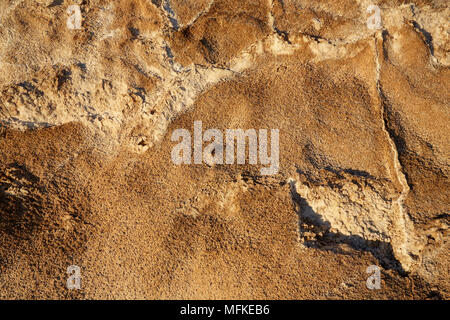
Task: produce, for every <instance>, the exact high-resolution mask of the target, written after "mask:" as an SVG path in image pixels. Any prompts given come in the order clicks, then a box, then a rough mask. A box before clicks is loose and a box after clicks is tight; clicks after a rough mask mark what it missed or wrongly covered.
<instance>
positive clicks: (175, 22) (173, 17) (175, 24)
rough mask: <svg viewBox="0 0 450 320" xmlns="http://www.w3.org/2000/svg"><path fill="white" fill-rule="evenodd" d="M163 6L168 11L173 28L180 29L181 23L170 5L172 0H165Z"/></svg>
mask: <svg viewBox="0 0 450 320" xmlns="http://www.w3.org/2000/svg"><path fill="white" fill-rule="evenodd" d="M162 8H163V9H164V11H165V12H166V15H167V17H168V18H169V21H170V23H171V24H172V28H173V29H175V31H178V30H179V29H180V24H179V23H178V20H177V16H176V14H175V12H174V11H173V10H172V7H171V6H170V0H164V3H163V5H162Z"/></svg>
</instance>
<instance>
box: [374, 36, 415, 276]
mask: <svg viewBox="0 0 450 320" xmlns="http://www.w3.org/2000/svg"><path fill="white" fill-rule="evenodd" d="M378 41H379V40H378V35H377V34H376V35H375V38H374V46H375V65H376V70H375V71H376V72H375V76H376V79H375V82H376V88H377V92H378V96H379V99H380V109H381V110H380V111H381V115H380V116H381V122H382V130H383V131H384V133H385V135H386V138H387V142H388V144H389V146H390V149H391V151H392V155H393V159H392V161H393V169H394V171H395V175H396V178H397V180H398V182H399V183H400V185H401V192H400V195H399V197H398V198H397V199H396V200H395V204H396V205H397V210H398V218H399V221H398V222H399V226H398V228H399V229H400V230H399V231H401V232H402V234H403V236H402V239H399V244H400V245H399V246H398V247H396V248H395V255H396V257H397V259H398V260H399V261H400V263H401V264H402V266H403V268H404V269H405V270H406V271H410V268H411V265H412V262H413V261H412V260H413V259H414V257H413V255H412V253H411V252H410V251H409V249H410V248H409V247H410V241H411V234H413V232H414V231H413V230H414V229H413V228H414V227H413V225H412V222H411V221H410V219H409V217H408V214H407V212H406V210H405V207H404V202H405V200H406V198H407V196H408V194H409V191H410V186H409V184H408V182H407V178H406V175H405V173H404V172H403V168H402V164H401V162H400V155H399V148H402V147H403V148H404V142H403V143H402V144H400V143H399V142H400V140H399V138H400V137H399V136H398V135H395V134H393V132H392V130H391V123H390V121H389V118H388V117H387V114H388V108H389V106H388V104H387V98H386V95H385V94H384V92H383V88H382V85H381V80H380V74H381V62H380V59H381V58H384V57H380V52H379V50H378ZM381 41H383V38H382V40H381ZM383 47H384V44H383V43H382V48H383Z"/></svg>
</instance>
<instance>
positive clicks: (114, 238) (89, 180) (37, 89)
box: [0, 0, 450, 299]
mask: <svg viewBox="0 0 450 320" xmlns="http://www.w3.org/2000/svg"><path fill="white" fill-rule="evenodd" d="M371 4H375V5H377V6H378V7H379V8H380V13H381V18H382V20H381V28H380V29H372V28H369V27H368V23H367V21H368V19H370V16H371V15H372V14H373V13H371V12H368V11H367V8H368V7H369V6H370V5H371ZM70 5H75V6H78V8H80V13H81V17H82V21H81V26H80V28H79V29H73V28H69V25H68V24H67V21H68V19H70V18H71V15H72V14H73V13H72V12H70V11H67V10H68V7H69V6H70ZM449 17H450V8H449V6H448V2H447V1H445V0H442V1H440V0H435V1H433V0H416V1H414V0H413V1H411V2H405V1H395V0H386V1H374V2H371V1H366V0H358V1H350V0H338V1H336V0H335V1H332V0H324V1H310V0H283V1H281V0H273V1H272V0H252V1H242V0H240V1H238V0H204V1H203V0H201V1H194V0H184V1H182V0H179V1H176V0H117V1H106V0H90V1H75V0H73V1H67V0H66V1H64V0H55V1H51V0H39V1H31V0H8V1H3V2H1V3H0V68H1V71H2V72H1V73H0V239H1V246H0V298H8V299H15V298H56V299H83V298H88V299H92V298H93V299H96V298H101V299H118V298H124V299H136V298H138V299H165V298H176V299H210V298H216V299H235V298H239V299H319V298H321V299H323V298H330V299H374V298H378V299H380V298H381V299H428V298H441V299H448V298H449V297H450V279H449V261H450V259H449V258H450V250H449V249H450V245H449V223H450V220H449V200H448V199H449V180H448V176H449V169H450V167H449V156H450V148H449V143H448V140H449V139H448V138H449V134H448V132H449V126H448V124H449V116H450V115H449V106H450V105H449V103H450V90H449V84H450V81H449V80H450V70H449V66H450V53H449V50H450V43H449V32H450V23H449V21H450V19H449ZM194 121H202V125H203V129H204V130H206V129H210V128H215V129H218V130H220V131H221V132H225V131H226V130H227V129H237V128H242V129H252V128H254V129H256V130H258V129H278V130H279V139H280V140H279V145H280V148H279V158H280V164H279V171H278V172H277V174H275V175H271V176H264V175H261V174H260V165H257V166H255V165H250V164H248V163H247V164H244V165H236V164H233V165H227V164H215V165H207V164H191V165H176V164H174V163H173V161H172V159H171V150H172V148H173V147H174V146H175V145H176V142H173V141H172V140H171V136H172V133H173V132H174V131H175V130H177V129H179V128H184V129H187V130H188V131H190V132H193V124H194ZM70 265H76V266H79V267H80V269H81V276H82V285H81V289H80V290H68V289H67V288H66V280H67V278H68V277H69V275H68V274H67V267H68V266H70ZM370 265H377V266H379V267H380V268H381V278H382V283H381V289H380V290H369V289H368V288H367V287H366V279H367V278H368V277H369V276H370V275H369V274H367V273H366V269H367V267H369V266H370Z"/></svg>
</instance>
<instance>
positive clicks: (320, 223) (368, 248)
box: [289, 180, 406, 275]
mask: <svg viewBox="0 0 450 320" xmlns="http://www.w3.org/2000/svg"><path fill="white" fill-rule="evenodd" d="M289 186H290V192H291V198H292V201H293V203H294V205H295V209H296V211H297V214H298V218H299V233H300V239H301V241H302V243H303V245H305V246H306V247H307V248H314V249H318V250H324V251H331V252H334V253H336V254H343V255H350V254H352V253H351V252H349V250H348V248H351V249H353V250H356V251H361V252H369V253H371V254H372V255H373V256H374V257H375V258H376V259H377V260H378V262H379V263H380V265H381V266H382V267H383V268H384V269H386V270H395V271H397V272H398V273H399V274H400V275H406V272H405V270H404V269H403V268H402V265H401V263H400V262H399V261H398V260H397V259H396V258H395V255H394V250H393V248H392V245H391V244H390V243H389V242H386V241H381V240H367V239H364V238H363V237H361V236H358V235H345V234H342V233H340V232H336V231H331V228H332V226H331V224H330V222H328V221H326V220H324V219H323V218H322V216H321V215H320V214H318V213H317V212H315V211H314V209H313V208H312V207H311V206H310V204H309V203H308V201H307V199H305V198H302V197H301V196H300V194H299V193H298V192H297V188H296V182H295V181H293V180H291V181H289Z"/></svg>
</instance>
